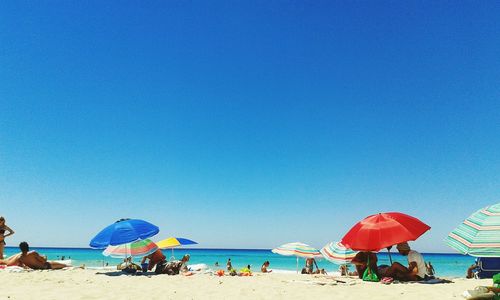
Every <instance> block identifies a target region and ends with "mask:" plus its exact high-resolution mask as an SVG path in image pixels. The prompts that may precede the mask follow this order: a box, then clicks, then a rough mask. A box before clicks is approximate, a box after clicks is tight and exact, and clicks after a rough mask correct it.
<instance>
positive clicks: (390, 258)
mask: <svg viewBox="0 0 500 300" xmlns="http://www.w3.org/2000/svg"><path fill="white" fill-rule="evenodd" d="M391 248H392V246H391V247H387V253H388V254H389V261H390V262H391V265H392V257H391Z"/></svg>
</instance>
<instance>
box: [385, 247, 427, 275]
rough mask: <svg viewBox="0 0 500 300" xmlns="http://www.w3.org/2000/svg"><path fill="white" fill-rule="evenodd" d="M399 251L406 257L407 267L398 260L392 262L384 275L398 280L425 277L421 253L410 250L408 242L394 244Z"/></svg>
mask: <svg viewBox="0 0 500 300" xmlns="http://www.w3.org/2000/svg"><path fill="white" fill-rule="evenodd" d="M396 249H398V251H399V253H400V254H401V255H403V256H407V257H408V267H405V266H403V265H402V264H400V263H398V262H394V263H393V264H392V265H391V266H390V267H389V269H387V272H386V273H385V276H387V277H393V278H395V279H398V280H400V281H420V280H423V279H425V278H426V277H427V274H426V266H425V261H424V258H423V256H422V254H420V253H418V252H417V251H415V250H411V248H410V246H409V245H408V243H406V242H404V243H399V244H398V245H397V246H396Z"/></svg>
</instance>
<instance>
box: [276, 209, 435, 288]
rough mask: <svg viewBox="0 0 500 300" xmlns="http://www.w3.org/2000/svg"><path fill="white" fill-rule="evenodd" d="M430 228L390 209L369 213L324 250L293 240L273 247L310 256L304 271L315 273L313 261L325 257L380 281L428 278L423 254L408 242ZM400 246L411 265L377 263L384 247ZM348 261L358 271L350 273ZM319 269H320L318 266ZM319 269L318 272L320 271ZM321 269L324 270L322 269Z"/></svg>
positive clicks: (279, 251) (345, 272)
mask: <svg viewBox="0 0 500 300" xmlns="http://www.w3.org/2000/svg"><path fill="white" fill-rule="evenodd" d="M429 229H430V227H429V226H428V225H426V224H424V223H423V222H422V221H420V220H418V219H417V218H414V217H412V216H409V215H406V214H403V213H397V212H390V213H379V214H376V215H372V216H369V217H367V218H365V219H363V220H362V221H360V222H358V223H357V224H356V225H354V226H353V227H352V228H351V230H349V232H348V233H347V234H346V235H345V236H344V237H343V238H342V240H341V241H340V242H336V243H335V242H331V243H328V244H327V245H325V247H323V248H322V249H321V250H317V249H314V248H313V247H310V246H308V245H306V244H303V243H289V244H285V245H282V246H280V247H278V248H276V249H273V252H274V253H277V254H281V255H294V256H296V257H297V272H298V258H299V257H303V258H306V266H305V267H304V269H302V273H308V274H310V273H314V272H313V270H312V262H315V259H318V258H320V259H321V258H325V259H327V260H329V261H331V262H333V263H336V264H339V265H341V268H340V269H341V271H342V273H343V274H345V275H354V274H355V275H358V276H359V277H360V278H363V279H364V280H368V281H379V279H380V278H381V277H387V278H389V277H391V278H397V279H399V280H422V279H424V278H425V277H426V273H427V268H426V265H425V262H424V260H423V257H422V255H421V254H420V253H418V252H416V251H413V250H411V249H410V247H409V245H408V243H407V241H414V240H416V239H417V238H418V237H420V236H421V235H422V234H424V233H425V232H426V231H427V230H429ZM393 245H397V248H398V251H399V252H400V253H401V254H403V255H407V256H408V262H409V263H408V267H406V266H403V265H402V264H400V263H397V262H394V263H392V258H391V256H390V252H389V258H390V260H391V265H387V266H377V262H378V259H377V255H376V254H375V253H376V252H378V251H379V250H381V249H384V248H387V249H388V250H390V248H391V247H392V246H393ZM348 264H354V265H355V267H356V272H355V273H349V272H348V269H347V265H348ZM317 269H318V268H317ZM316 272H318V271H316ZM319 272H322V271H321V270H319Z"/></svg>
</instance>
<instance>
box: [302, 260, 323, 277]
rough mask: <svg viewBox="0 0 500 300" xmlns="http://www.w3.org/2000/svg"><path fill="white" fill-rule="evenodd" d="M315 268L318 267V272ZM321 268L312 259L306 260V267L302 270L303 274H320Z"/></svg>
mask: <svg viewBox="0 0 500 300" xmlns="http://www.w3.org/2000/svg"><path fill="white" fill-rule="evenodd" d="M314 266H316V271H314ZM319 272H320V271H319V267H318V264H317V263H316V260H315V259H314V258H312V257H310V258H307V259H306V266H305V267H304V268H303V269H302V274H318V273H319Z"/></svg>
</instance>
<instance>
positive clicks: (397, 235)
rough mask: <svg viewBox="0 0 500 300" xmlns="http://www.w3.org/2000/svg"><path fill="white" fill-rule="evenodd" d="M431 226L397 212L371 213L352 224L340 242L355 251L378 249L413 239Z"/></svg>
mask: <svg viewBox="0 0 500 300" xmlns="http://www.w3.org/2000/svg"><path fill="white" fill-rule="evenodd" d="M429 229H431V227H430V226H429V225H427V224H425V223H424V222H422V221H420V220H419V219H417V218H415V217H412V216H409V215H407V214H403V213H399V212H388V213H379V214H376V215H371V216H368V217H366V218H364V219H363V220H361V221H359V222H358V223H357V224H356V225H354V226H353V227H352V228H351V230H349V232H347V234H346V235H345V236H344V237H343V238H342V244H344V245H345V246H346V247H348V248H350V249H353V250H357V251H379V250H380V249H383V248H389V249H388V250H390V247H391V246H392V245H396V244H398V243H402V242H407V241H414V240H416V239H418V238H419V237H420V236H421V235H422V234H424V233H425V232H426V231H427V230H429Z"/></svg>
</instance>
